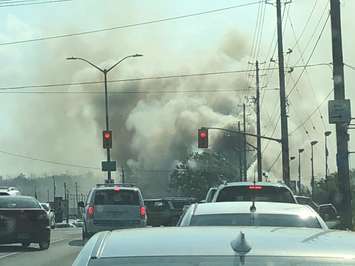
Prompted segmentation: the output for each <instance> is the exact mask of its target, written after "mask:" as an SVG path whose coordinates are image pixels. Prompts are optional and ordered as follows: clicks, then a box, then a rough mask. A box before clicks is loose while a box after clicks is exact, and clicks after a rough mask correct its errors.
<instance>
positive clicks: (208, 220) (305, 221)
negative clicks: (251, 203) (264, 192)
mask: <svg viewBox="0 0 355 266" xmlns="http://www.w3.org/2000/svg"><path fill="white" fill-rule="evenodd" d="M190 225H194V226H230V225H231V226H277V227H308V228H321V226H320V224H319V222H318V220H317V218H316V217H312V216H310V217H300V216H298V215H289V214H258V213H254V214H251V213H238V214H207V215H195V216H193V217H192V219H191V223H190Z"/></svg>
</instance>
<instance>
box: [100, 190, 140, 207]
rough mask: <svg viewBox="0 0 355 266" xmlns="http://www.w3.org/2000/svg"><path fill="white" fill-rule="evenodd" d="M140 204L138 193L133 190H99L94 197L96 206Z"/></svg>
mask: <svg viewBox="0 0 355 266" xmlns="http://www.w3.org/2000/svg"><path fill="white" fill-rule="evenodd" d="M139 203H140V202H139V195H138V192H137V191H133V190H119V191H115V190H112V189H105V190H97V191H96V192H95V196H94V204H95V205H140V204H139Z"/></svg>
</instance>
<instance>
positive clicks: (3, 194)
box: [0, 192, 10, 196]
mask: <svg viewBox="0 0 355 266" xmlns="http://www.w3.org/2000/svg"><path fill="white" fill-rule="evenodd" d="M9 195H10V194H9V193H7V192H0V196H9Z"/></svg>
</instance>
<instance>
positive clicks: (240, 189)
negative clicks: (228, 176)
mask: <svg viewBox="0 0 355 266" xmlns="http://www.w3.org/2000/svg"><path fill="white" fill-rule="evenodd" d="M253 198H254V199H255V201H271V202H284V203H296V202H295V199H294V198H293V196H292V194H291V192H290V191H289V190H288V189H286V188H284V187H268V186H267V187H262V186H258V189H250V188H249V186H233V187H232V186H231V187H224V188H222V189H221V190H220V191H219V193H218V195H217V199H216V201H252V200H253Z"/></svg>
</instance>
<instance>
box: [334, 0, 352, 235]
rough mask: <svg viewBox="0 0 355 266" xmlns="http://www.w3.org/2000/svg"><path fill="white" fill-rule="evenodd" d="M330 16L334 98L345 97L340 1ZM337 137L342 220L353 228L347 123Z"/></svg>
mask: <svg viewBox="0 0 355 266" xmlns="http://www.w3.org/2000/svg"><path fill="white" fill-rule="evenodd" d="M330 18H331V30H332V53H333V82H334V99H335V100H344V99H345V88H344V62H343V48H342V36H341V17H340V1H339V0H330ZM336 138H337V168H338V179H339V182H338V183H339V191H340V193H341V195H342V198H341V201H342V204H341V206H342V209H341V210H340V212H341V222H342V225H343V226H344V227H345V228H347V229H350V230H352V207H351V187H350V178H349V150H348V140H349V135H348V133H347V124H344V123H336Z"/></svg>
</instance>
